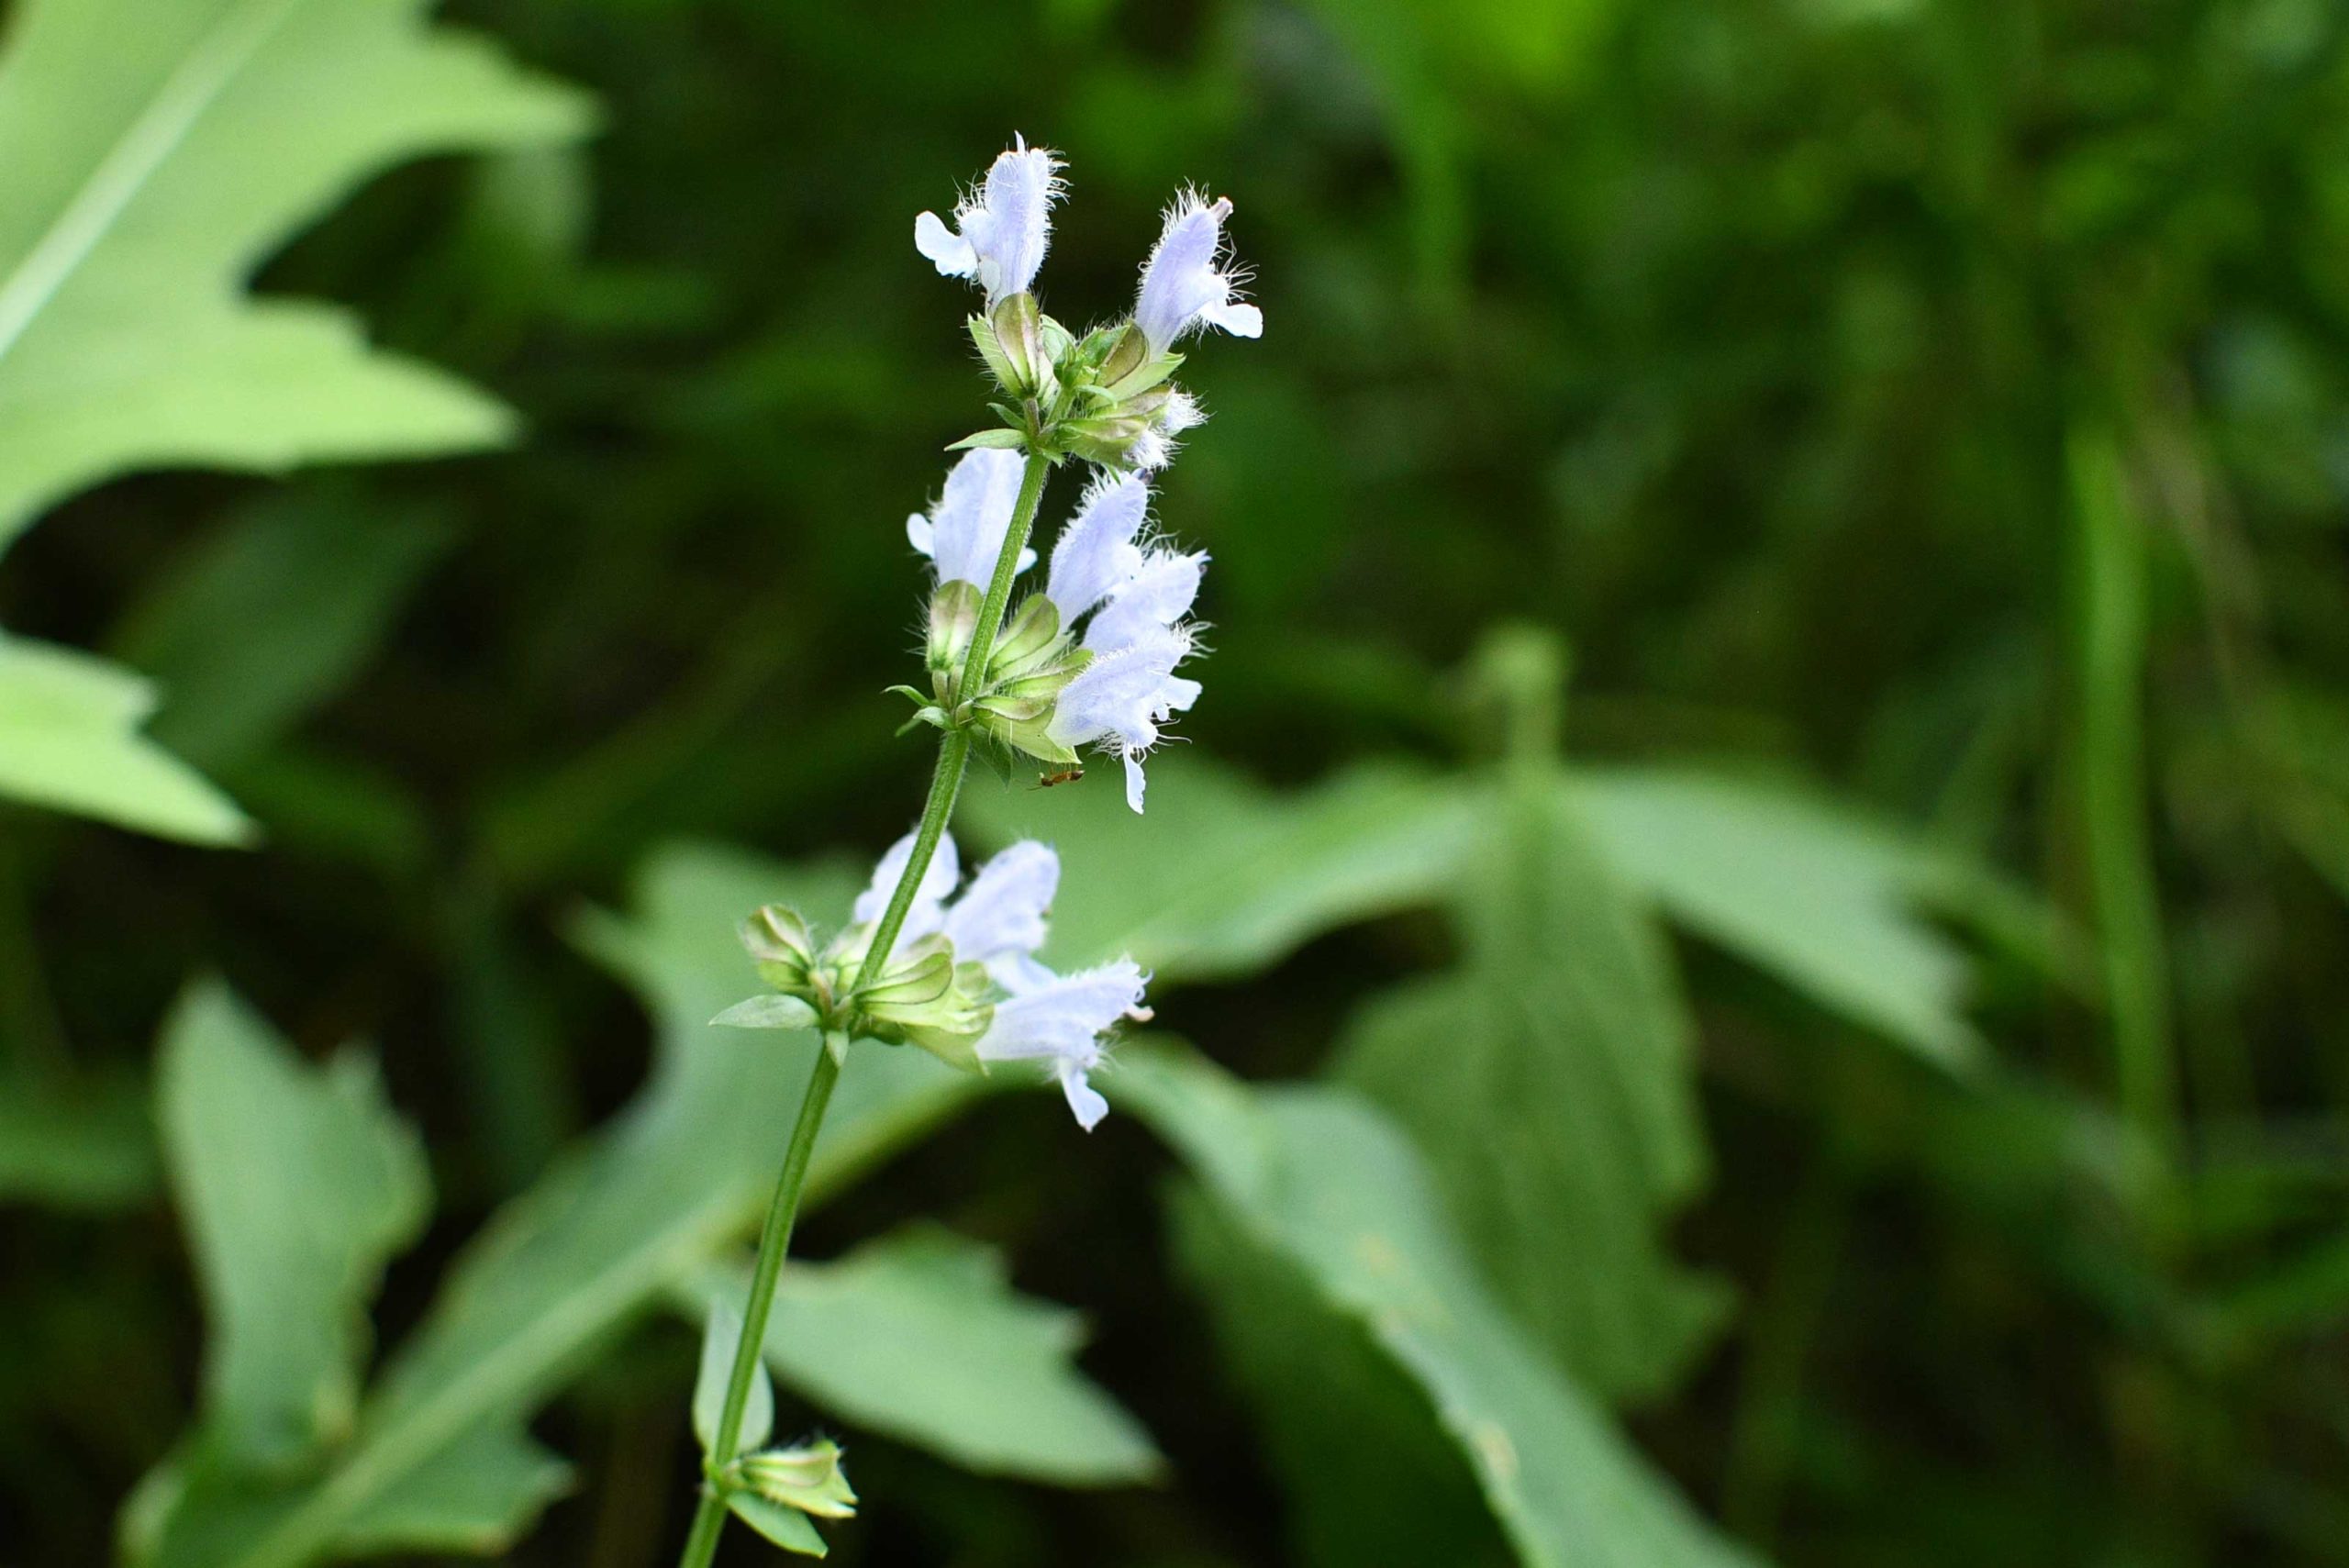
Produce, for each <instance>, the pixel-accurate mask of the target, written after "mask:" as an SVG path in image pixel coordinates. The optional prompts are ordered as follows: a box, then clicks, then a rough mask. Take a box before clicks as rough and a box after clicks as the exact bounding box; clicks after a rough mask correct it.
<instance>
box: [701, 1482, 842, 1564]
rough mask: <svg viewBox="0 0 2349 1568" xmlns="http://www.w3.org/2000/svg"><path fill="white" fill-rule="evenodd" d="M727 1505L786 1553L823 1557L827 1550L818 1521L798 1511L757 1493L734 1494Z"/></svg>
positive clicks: (735, 1515) (727, 1500)
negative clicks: (768, 1499)
mask: <svg viewBox="0 0 2349 1568" xmlns="http://www.w3.org/2000/svg"><path fill="white" fill-rule="evenodd" d="M726 1506H727V1507H729V1509H731V1510H732V1511H733V1514H734V1517H735V1518H738V1519H740V1520H741V1521H742V1522H743V1523H744V1524H746V1525H749V1526H750V1527H751V1529H754V1530H756V1531H758V1532H759V1533H760V1534H761V1535H763V1536H764V1537H766V1538H767V1540H771V1541H773V1542H774V1544H775V1545H777V1546H780V1547H782V1548H783V1549H784V1550H785V1551H796V1552H797V1553H799V1555H800V1556H802V1557H821V1556H823V1555H825V1553H826V1551H827V1550H828V1549H827V1548H826V1547H825V1545H824V1538H823V1536H822V1535H821V1534H819V1533H818V1531H817V1529H816V1522H815V1521H814V1520H813V1519H811V1518H808V1517H807V1515H806V1514H803V1513H801V1512H800V1511H799V1510H798V1509H797V1508H786V1507H784V1506H783V1505H782V1504H781V1503H770V1502H768V1501H767V1500H766V1499H765V1498H764V1497H762V1496H758V1495H757V1494H756V1493H754V1492H736V1493H733V1494H732V1495H730V1496H728V1497H727V1499H726Z"/></svg>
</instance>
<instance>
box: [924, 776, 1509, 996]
mask: <svg viewBox="0 0 2349 1568" xmlns="http://www.w3.org/2000/svg"><path fill="white" fill-rule="evenodd" d="M963 815H964V817H965V819H966V820H968V821H969V822H970V823H972V824H974V828H973V831H974V835H975V836H976V837H977V838H979V839H981V840H987V841H991V842H995V843H1003V842H1007V841H1008V840H1012V839H1015V838H1019V837H1023V836H1024V837H1033V838H1038V839H1041V840H1045V841H1046V842H1047V843H1051V844H1053V845H1055V846H1056V847H1057V848H1058V849H1059V850H1060V851H1061V861H1062V865H1063V877H1062V882H1061V891H1060V896H1059V898H1058V899H1057V900H1055V902H1054V905H1053V909H1052V943H1051V945H1050V946H1049V947H1048V948H1047V949H1046V954H1047V956H1048V957H1049V958H1051V959H1052V960H1053V961H1054V962H1057V963H1059V964H1060V965H1061V966H1062V967H1064V968H1074V967H1077V966H1079V965H1082V964H1085V963H1090V962H1097V961H1098V960H1100V959H1104V958H1113V957H1116V956H1118V955H1119V954H1120V953H1124V954H1130V956H1131V957H1132V958H1133V959H1134V960H1135V962H1139V963H1140V964H1141V966H1142V967H1143V968H1144V969H1147V970H1150V971H1152V972H1153V973H1155V974H1156V976H1157V977H1158V980H1159V982H1160V983H1161V984H1166V983H1169V982H1172V981H1177V980H1183V981H1188V980H1227V979H1233V978H1237V977H1240V976H1242V975H1246V974H1252V973H1258V972H1260V971H1262V970H1264V969H1266V968H1269V967H1270V966H1271V965H1272V964H1274V963H1275V962H1278V961H1279V960H1280V959H1282V958H1284V957H1286V955H1287V954H1288V953H1289V952H1291V951H1294V950H1295V949H1296V948H1297V946H1299V945H1300V944H1302V943H1303V942H1306V941H1308V940H1311V939H1312V938H1313V937H1315V936H1318V935H1319V934H1320V933H1321V932H1323V931H1326V930H1330V929H1333V928H1335V927H1339V926H1343V925H1347V924H1350V923H1353V922H1355V921H1359V920H1365V919H1369V918H1372V917H1375V916H1378V915H1383V914H1388V913H1391V912H1393V911H1395V910H1397V909H1403V908H1408V907H1411V906H1416V905H1420V904H1425V903H1427V902H1429V901H1430V900H1431V898H1432V897H1434V896H1435V895H1437V893H1438V892H1439V891H1440V890H1441V889H1442V887H1443V886H1444V884H1445V882H1446V880H1447V879H1448V878H1449V877H1450V875H1451V873H1452V871H1453V867H1454V866H1455V865H1456V864H1457V863H1458V862H1459V861H1460V859H1461V857H1462V855H1463V854H1464V851H1465V847H1466V844H1467V841H1468V837H1469V832H1470V812H1469V806H1468V803H1467V801H1466V799H1465V798H1464V795H1463V794H1462V792H1461V791H1460V790H1459V789H1458V788H1456V787H1454V786H1450V785H1447V784H1445V783H1444V782H1443V781H1442V780H1440V779H1434V778H1431V777H1429V776H1427V775H1425V774H1421V773H1412V772H1407V771H1404V770H1400V769H1390V768H1384V767H1379V768H1362V769H1357V770H1355V771H1353V772H1349V773H1341V774H1339V775H1338V776H1337V777H1335V778H1333V779H1331V780H1330V781H1329V782H1328V783H1325V784H1320V785H1318V786H1316V787H1315V788H1312V789H1309V790H1306V791H1303V792H1300V793H1297V794H1294V795H1275V794H1274V793H1273V792H1271V791H1268V790H1265V789H1264V788H1263V787H1262V786H1260V785H1257V784H1252V783H1251V782H1250V781H1248V780H1247V779H1245V778H1243V777H1241V775H1239V774H1237V773H1232V772H1230V771H1229V770H1226V769H1222V768H1218V767H1215V766H1213V765H1212V764H1209V763H1206V762H1199V761H1197V760H1196V759H1194V758H1189V757H1184V756H1179V755H1170V756H1166V757H1163V758H1154V759H1153V760H1152V762H1151V794H1150V817H1149V818H1148V820H1147V822H1146V823H1145V822H1142V821H1138V820H1137V819H1136V818H1135V817H1134V815H1133V813H1132V812H1131V811H1130V810H1128V809H1127V808H1126V803H1125V797H1124V795H1122V794H1121V793H1120V792H1119V789H1118V788H1117V787H1116V785H1115V783H1114V781H1112V780H1110V779H1109V778H1108V776H1107V775H1106V774H1105V775H1104V776H1103V777H1102V778H1101V779H1100V780H1098V781H1097V780H1094V779H1091V778H1087V779H1085V780H1084V781H1082V782H1080V783H1077V784H1067V785H1063V786H1062V787H1060V788H1057V789H1050V790H1037V789H1030V788H1021V789H1013V790H1000V791H998V790H988V789H973V790H972V791H970V793H969V794H968V795H966V797H965V804H964V806H963Z"/></svg>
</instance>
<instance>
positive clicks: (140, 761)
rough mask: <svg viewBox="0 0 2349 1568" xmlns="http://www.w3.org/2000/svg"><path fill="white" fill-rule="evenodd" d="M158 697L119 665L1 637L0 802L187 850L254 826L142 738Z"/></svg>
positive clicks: (237, 839)
mask: <svg viewBox="0 0 2349 1568" xmlns="http://www.w3.org/2000/svg"><path fill="white" fill-rule="evenodd" d="M154 707H155V690H154V688H153V687H152V686H150V684H148V683H147V682H146V681H144V680H143V679H141V678H140V677H139V676H138V675H136V674H133V673H131V672H130V671H128V670H125V669H123V668H122V667H121V666H119V665H116V664H109V663H107V662H105V661H104V660H101V659H95V658H93V657H91V656H90V655H89V654H86V653H81V652H77V651H74V650H72V649H70V648H58V647H54V646H52V645H50V644H49V643H43V642H30V641H27V640H26V639H22V638H12V637H8V636H6V634H5V633H0V795H5V796H12V797H14V798H16V799H17V800H24V801H29V802H31V803H32V804H34V805H36V806H50V807H52V808H54V809H57V810H61V811H73V812H79V813H80V814H82V815H83V816H85V817H96V818H98V819H99V820H100V821H103V822H111V823H113V824H115V825H116V826H117V827H119V828H136V829H138V830H139V831H141V832H147V833H156V834H160V835H161V836H162V837H164V838H167V839H181V840H186V841H187V842H189V843H193V844H239V843H242V842H244V841H245V840H247V839H248V838H250V836H251V832H252V824H251V823H250V822H249V821H247V820H246V818H245V815H244V813H242V812H241V811H239V810H238V809H237V807H236V806H234V805H233V804H231V803H230V801H229V800H228V796H226V795H222V794H221V793H220V792H219V791H218V790H217V789H215V788H213V786H212V785H210V784H206V782H205V781H204V780H203V778H201V777H200V776H198V775H197V774H196V773H195V771H194V770H193V769H191V768H189V767H188V766H187V764H185V763H184V762H180V761H178V760H177V759H176V758H174V757H173V756H172V755H170V754H169V753H168V752H166V751H163V750H162V749H161V747H159V746H157V745H155V744H154V743H153V742H152V741H150V740H147V739H146V737H144V736H142V735H140V734H139V725H140V724H142V723H143V722H145V720H146V718H147V717H148V715H150V713H152V712H153V711H154Z"/></svg>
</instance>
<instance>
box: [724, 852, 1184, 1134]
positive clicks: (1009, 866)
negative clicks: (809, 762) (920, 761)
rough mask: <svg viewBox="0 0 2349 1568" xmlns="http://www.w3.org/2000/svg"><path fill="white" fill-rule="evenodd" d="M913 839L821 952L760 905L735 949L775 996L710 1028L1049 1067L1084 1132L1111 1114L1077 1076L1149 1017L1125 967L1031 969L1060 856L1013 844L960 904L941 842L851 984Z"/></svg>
mask: <svg viewBox="0 0 2349 1568" xmlns="http://www.w3.org/2000/svg"><path fill="white" fill-rule="evenodd" d="M915 838H916V835H915V834H912V833H908V834H907V835H906V836H905V837H904V838H902V839H900V840H897V841H896V843H895V844H894V845H892V846H890V849H889V852H888V853H887V854H885V855H884V856H882V857H881V863H880V864H879V865H878V866H877V867H875V868H874V873H873V883H872V885H871V886H869V887H868V888H866V889H865V891H864V892H863V893H862V894H860V895H858V896H857V900H856V905H855V907H854V908H853V909H852V911H851V920H852V923H851V924H850V926H849V928H848V929H846V930H844V931H841V933H840V934H839V935H838V936H836V937H834V938H833V939H832V940H831V941H830V942H829V943H828V944H826V945H825V946H824V947H823V948H822V950H821V951H818V950H817V949H816V946H815V943H814V940H813V939H812V938H811V937H809V935H808V934H807V923H806V922H805V921H804V920H802V919H801V918H800V917H798V916H797V915H796V914H793V913H792V912H791V911H789V910H786V909H782V908H778V907H776V906H768V907H766V908H764V909H762V910H760V911H759V913H758V914H757V915H755V916H753V917H751V919H750V920H749V921H748V922H746V923H745V925H744V927H743V942H744V945H745V946H747V947H748V948H749V949H750V950H751V957H752V958H753V959H754V960H755V961H756V962H757V964H758V969H759V973H760V975H761V977H762V978H763V979H764V980H765V981H766V982H767V984H770V985H772V986H774V988H775V990H776V991H777V992H778V993H780V995H767V996H754V997H752V998H751V1000H749V1001H747V1002H743V1003H741V1004H740V1005H739V1006H733V1007H729V1008H728V1009H727V1010H726V1011H725V1012H723V1013H720V1014H719V1015H718V1017H717V1018H714V1019H712V1020H711V1021H712V1022H713V1023H718V1024H725V1025H728V1026H730V1027H734V1028H740V1029H808V1028H820V1029H824V1030H825V1031H827V1032H828V1033H830V1034H834V1035H839V1036H852V1037H857V1038H863V1039H870V1040H881V1041H884V1042H885V1043H888V1044H895V1045H918V1046H919V1047H921V1048H922V1049H923V1050H925V1051H930V1053H931V1054H932V1055H934V1056H937V1057H939V1058H940V1059H941V1060H942V1061H945V1062H950V1063H952V1064H953V1065H955V1066H958V1067H963V1068H968V1069H972V1070H976V1071H984V1070H985V1065H986V1064H987V1063H989V1062H1012V1061H1022V1060H1030V1059H1040V1060H1049V1061H1050V1062H1051V1063H1052V1070H1053V1073H1054V1075H1055V1076H1056V1077H1057V1078H1058V1079H1059V1081H1060V1084H1061V1087H1062V1092H1063V1094H1065V1095H1067V1096H1068V1101H1069V1105H1070V1107H1071V1108H1072V1109H1073V1110H1074V1111H1075V1112H1076V1115H1077V1119H1078V1120H1079V1121H1081V1122H1083V1123H1084V1124H1085V1127H1086V1128H1088V1129H1089V1128H1091V1127H1092V1126H1093V1125H1094V1124H1095V1123H1096V1122H1097V1121H1099V1120H1100V1119H1101V1116H1102V1113H1103V1112H1104V1111H1105V1110H1106V1109H1107V1108H1108V1106H1107V1104H1106V1102H1104V1101H1103V1100H1102V1099H1101V1097H1100V1095H1097V1094H1096V1093H1094V1092H1093V1090H1092V1088H1091V1086H1090V1084H1088V1083H1087V1082H1086V1079H1085V1074H1086V1073H1088V1072H1090V1071H1092V1070H1093V1069H1095V1068H1097V1067H1099V1066H1100V1065H1101V1062H1102V1058H1103V1053H1104V1051H1105V1049H1106V1048H1105V1046H1104V1045H1103V1042H1102V1040H1101V1038H1100V1037H1101V1036H1102V1035H1104V1034H1105V1033H1106V1032H1108V1030H1109V1029H1111V1028H1113V1027H1114V1026H1115V1025H1116V1024H1117V1022H1118V1021H1119V1019H1120V1018H1146V1017H1148V1014H1147V1013H1145V1012H1143V1011H1142V1010H1141V995H1142V986H1143V976H1142V973H1141V971H1140V970H1139V969H1137V968H1135V967H1134V965H1133V964H1132V963H1130V962H1126V961H1124V960H1120V961H1119V962H1116V963H1112V964H1108V965H1105V966H1103V967H1102V968H1099V969H1094V970H1087V971H1085V972H1084V973H1080V974H1071V975H1062V974H1057V973H1053V972H1052V970H1051V969H1048V968H1046V967H1045V966H1044V964H1043V963H1042V962H1040V961H1039V960H1038V959H1037V957H1036V953H1037V951H1038V950H1039V949H1041V947H1042V946H1043V945H1044V938H1045V935H1046V934H1047V931H1048V929H1049V923H1048V919H1047V917H1048V915H1049V912H1050V910H1051V907H1052V896H1053V895H1054V894H1055V893H1057V892H1058V891H1059V889H1060V881H1061V862H1060V857H1059V856H1058V855H1057V854H1055V853H1053V851H1052V847H1051V846H1050V845H1048V844H1040V843H1037V842H1035V841H1034V840H1021V841H1020V842H1019V843H1016V844H1013V845H1011V846H1010V847H1009V848H1008V849H1006V850H1004V851H1002V852H1001V853H999V854H997V855H996V856H995V857H994V858H993V859H991V860H989V861H988V862H986V864H985V865H983V866H981V867H980V868H979V870H978V873H977V874H976V875H974V876H973V877H972V878H971V880H970V882H969V883H968V884H966V885H963V887H962V890H961V894H960V895H959V896H958V895H956V891H955V890H956V885H957V884H958V883H960V882H961V881H962V872H961V865H962V860H961V857H960V856H959V855H958V854H957V853H956V852H955V849H954V840H952V838H950V837H941V839H940V840H939V841H938V849H937V851H936V853H935V854H934V855H933V856H932V857H931V859H930V866H929V868H928V869H927V870H926V871H924V872H923V873H922V879H921V882H920V883H919V884H918V885H917V886H916V887H915V889H914V894H913V897H912V899H911V900H910V901H909V902H908V903H907V906H906V917H905V923H904V925H903V926H902V927H901V928H900V929H899V931H898V935H897V939H896V943H895V945H894V946H893V947H892V948H891V950H890V953H889V957H888V960H887V962H885V963H884V964H883V965H882V966H881V969H880V971H879V972H878V973H876V974H875V975H874V978H873V980H872V982H871V983H870V984H865V985H863V986H859V985H858V984H857V977H858V975H859V974H860V973H861V972H862V970H863V963H864V959H865V954H866V952H867V951H868V950H869V949H870V948H871V946H872V943H873V940H874V936H875V935H876V934H877V931H876V928H877V927H878V925H879V922H880V920H881V917H882V916H883V915H884V914H885V912H886V911H887V909H888V905H889V898H890V895H891V894H892V893H893V892H894V891H895V889H896V884H897V881H898V879H899V878H900V877H902V876H903V875H904V874H905V869H906V865H907V861H908V860H909V859H910V858H911V856H912V854H913V848H914V841H915ZM1112 1004H1114V1005H1112Z"/></svg>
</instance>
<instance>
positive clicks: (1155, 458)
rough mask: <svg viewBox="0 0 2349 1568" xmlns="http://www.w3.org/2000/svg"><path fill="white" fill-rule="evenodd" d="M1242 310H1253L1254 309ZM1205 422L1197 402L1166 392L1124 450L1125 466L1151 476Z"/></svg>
mask: <svg viewBox="0 0 2349 1568" xmlns="http://www.w3.org/2000/svg"><path fill="white" fill-rule="evenodd" d="M1246 308H1248V309H1251V310H1253V309H1254V308H1255V306H1247V307H1246ZM1207 422H1208V416H1207V410H1206V409H1204V408H1201V407H1200V406H1199V400H1198V399H1197V398H1196V397H1193V396H1192V395H1190V394H1189V393H1187V392H1186V391H1184V390H1183V389H1182V388H1181V387H1179V386H1177V387H1173V388H1170V389H1169V390H1168V392H1167V395H1166V402H1165V404H1164V406H1162V407H1161V408H1160V409H1159V410H1158V415H1157V417H1155V418H1153V419H1152V421H1151V422H1150V423H1149V424H1148V425H1147V426H1145V427H1143V428H1142V432H1141V435H1139V436H1137V437H1135V438H1134V444H1133V445H1132V446H1130V447H1129V448H1128V449H1127V450H1126V462H1129V463H1130V464H1131V465H1132V466H1133V468H1134V470H1135V471H1136V472H1137V473H1156V472H1158V470H1160V469H1162V468H1164V467H1165V466H1166V465H1167V464H1168V463H1170V462H1174V461H1175V448H1176V447H1177V446H1179V445H1181V444H1182V443H1181V442H1180V441H1179V440H1178V439H1176V438H1178V437H1179V436H1181V435H1182V433H1183V432H1184V431H1186V430H1188V429H1192V428H1196V427H1197V426H1200V425H1204V424H1206V423H1207Z"/></svg>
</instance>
